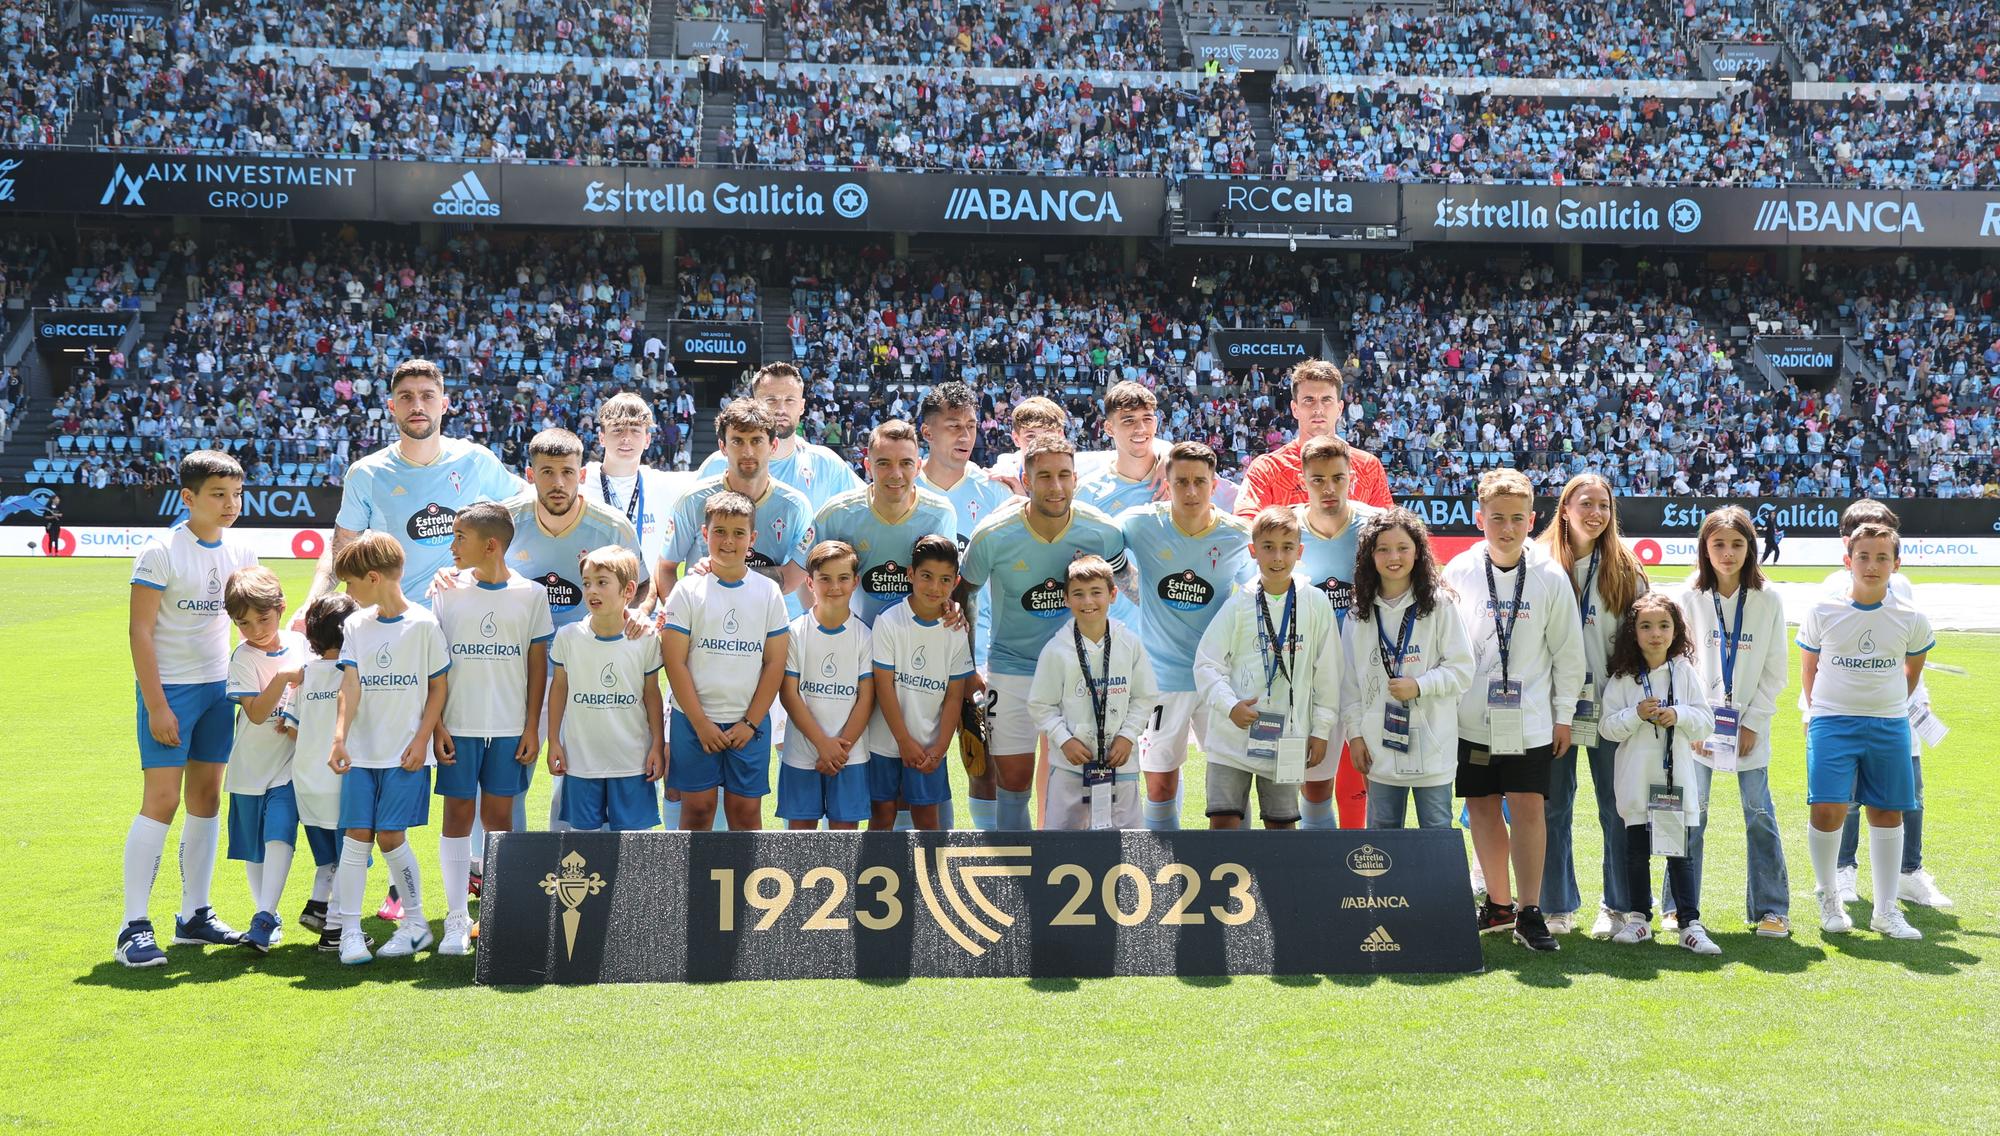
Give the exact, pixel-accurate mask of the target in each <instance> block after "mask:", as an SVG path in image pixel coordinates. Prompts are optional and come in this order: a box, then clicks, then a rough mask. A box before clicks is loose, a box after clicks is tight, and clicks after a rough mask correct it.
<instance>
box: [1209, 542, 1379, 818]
mask: <svg viewBox="0 0 2000 1136" xmlns="http://www.w3.org/2000/svg"><path fill="white" fill-rule="evenodd" d="M1250 554H1251V555H1252V556H1253V557H1254V558H1255V559H1256V561H1257V583H1256V584H1255V585H1254V586H1245V587H1241V588H1238V589H1236V591H1235V592H1234V593H1233V594H1231V595H1230V597H1229V602H1228V603H1226V604H1225V605H1223V608H1222V611H1221V612H1219V613H1217V615H1216V617H1215V620H1214V622H1212V623H1210V624H1209V625H1208V630H1207V631H1204V632H1202V636H1201V645H1200V646H1199V647H1197V648H1196V649H1195V656H1194V683H1195V689H1196V690H1198V691H1200V692H1201V695H1202V701H1203V702H1204V703H1205V704H1206V705H1207V707H1208V825H1209V827H1210V828H1229V829H1233V828H1242V827H1244V823H1245V819H1246V817H1247V815H1248V812H1249V807H1250V787H1251V785H1252V784H1253V783H1254V784H1255V785H1256V788H1257V808H1258V812H1260V813H1261V814H1262V815H1263V817H1264V827H1265V828H1294V827H1297V825H1298V823H1299V786H1300V785H1301V784H1302V783H1303V782H1304V781H1305V779H1306V777H1307V776H1308V774H1307V770H1310V769H1315V768H1318V766H1319V765H1320V763H1321V762H1323V761H1325V760H1326V757H1327V743H1328V739H1330V738H1332V737H1334V736H1335V735H1334V731H1335V730H1337V729H1339V728H1340V722H1339V718H1340V682H1341V666H1342V660H1341V650H1340V629H1339V624H1338V621H1337V620H1336V619H1335V617H1334V614H1333V604H1332V603H1331V602H1329V601H1328V600H1327V598H1326V594H1325V593H1324V592H1321V591H1320V590H1319V589H1318V588H1315V587H1312V586H1311V585H1310V584H1308V583H1306V582H1305V581H1304V580H1302V579H1300V578H1299V577H1298V576H1297V575H1296V574H1295V571H1296V569H1297V568H1298V565H1299V518H1298V516H1297V514H1295V513H1293V512H1292V511H1291V510H1290V509H1288V508H1285V507H1283V506H1279V505H1274V506H1272V507H1270V508H1268V509H1265V510H1264V511H1263V512H1261V513H1258V514H1257V516H1256V519H1255V520H1253V521H1252V522H1251V524H1250ZM1335 752H1336V753H1337V752H1338V750H1336V751H1335Z"/></svg>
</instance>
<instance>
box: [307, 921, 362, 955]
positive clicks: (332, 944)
mask: <svg viewBox="0 0 2000 1136" xmlns="http://www.w3.org/2000/svg"><path fill="white" fill-rule="evenodd" d="M361 945H362V946H363V947H368V948H372V947H374V945H375V938H374V936H372V935H370V934H368V933H367V932H366V931H363V932H362V933H361ZM319 949H320V950H322V951H325V952H327V953H328V954H332V953H333V952H334V951H337V950H339V949H340V928H338V927H322V928H320V931H319Z"/></svg>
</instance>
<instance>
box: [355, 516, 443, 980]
mask: <svg viewBox="0 0 2000 1136" xmlns="http://www.w3.org/2000/svg"><path fill="white" fill-rule="evenodd" d="M333 570H334V573H335V574H336V575H337V576H338V577H339V579H340V582H341V583H342V584H344V585H346V587H347V594H348V595H350V596H353V597H354V602H355V603H357V604H360V605H361V610H360V611H357V612H355V613H354V614H353V615H351V616H349V617H348V618H347V622H346V623H345V624H344V625H342V627H341V640H342V642H341V647H340V669H341V672H342V673H341V679H340V711H339V718H338V719H337V720H336V721H335V722H334V725H333V751H332V753H331V755H330V756H329V758H328V764H329V765H331V766H332V768H333V771H334V772H335V773H338V774H340V775H341V785H340V827H341V828H343V829H346V830H347V839H346V841H345V842H344V843H343V844H342V845H341V851H340V871H339V874H338V877H337V880H336V887H337V889H338V892H339V896H340V928H341V934H340V961H341V962H343V963H345V964H347V965H349V966H358V965H360V964H363V963H367V962H371V961H373V960H374V956H373V955H371V954H370V953H369V952H368V945H367V937H366V936H365V935H363V934H362V931H361V898H362V893H363V891H364V890H365V889H366V888H367V885H368V848H369V845H370V844H371V843H372V844H374V845H376V846H377V847H379V848H381V849H382V858H383V859H384V860H386V861H387V862H388V864H389V874H390V876H391V878H393V879H394V880H395V881H396V886H397V888H398V889H399V890H400V891H401V893H402V902H403V918H402V919H401V920H400V921H399V922H398V923H397V925H396V933H395V934H393V935H391V936H389V941H388V942H386V943H384V944H382V955H383V957H384V958H404V957H407V956H409V955H413V954H415V953H417V952H418V951H420V950H423V949H425V948H426V947H429V946H430V945H431V943H432V942H433V941H434V937H433V936H432V935H431V929H430V924H429V922H427V921H426V920H425V919H424V901H423V890H422V886H421V879H422V877H421V874H420V873H419V871H418V869H417V859H416V856H415V855H414V854H412V853H411V851H410V845H409V842H408V841H407V840H405V839H404V833H405V832H407V831H408V830H409V829H412V828H418V827H421V826H423V825H424V824H426V823H428V822H429V820H430V792H431V774H430V770H429V768H427V767H426V766H425V764H424V759H425V758H427V757H429V756H430V748H431V740H432V738H433V737H435V736H436V734H437V729H438V722H439V721H440V720H441V719H442V718H443V716H444V703H445V672H446V671H448V670H450V669H451V657H450V655H449V654H448V653H447V652H446V650H445V643H444V632H442V631H440V630H439V629H438V624H437V617H436V616H434V615H432V614H431V613H430V612H428V611H425V610H424V609H423V608H420V607H414V606H412V605H411V604H410V602H409V601H408V600H407V599H405V598H404V597H403V546H402V545H400V544H398V543H396V538H394V537H392V536H390V535H389V534H387V533H377V532H371V533H364V534H363V535H362V536H361V537H359V538H358V539H356V540H355V541H354V542H353V543H352V544H350V545H348V546H347V547H346V548H343V549H341V550H340V554H339V555H338V556H336V557H334V561H333Z"/></svg>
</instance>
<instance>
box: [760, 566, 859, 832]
mask: <svg viewBox="0 0 2000 1136" xmlns="http://www.w3.org/2000/svg"><path fill="white" fill-rule="evenodd" d="M806 568H807V570H808V571H809V572H811V573H812V590H813V608H812V610H811V611H809V612H807V613H805V614H804V615H802V616H800V617H798V618H797V619H794V620H793V621H792V633H791V637H790V639H789V640H788V641H787V644H786V648H785V680H784V685H783V686H781V687H779V695H778V696H779V698H780V699H781V700H783V703H784V707H785V714H786V716H787V717H788V718H789V719H790V722H791V725H790V728H789V729H787V730H786V732H785V747H784V755H783V764H781V765H780V766H779V767H778V815H779V816H780V817H782V818H784V820H785V821H786V823H787V826H788V827H790V828H795V829H811V828H818V827H819V822H820V818H822V817H824V818H825V819H826V823H827V827H828V828H839V829H853V828H858V827H860V823H861V822H862V821H863V820H866V819H867V818H868V815H869V803H868V766H869V764H870V762H869V759H868V747H867V746H866V745H863V744H862V741H863V739H864V738H865V736H866V735H867V732H868V719H869V717H870V716H871V715H872V714H873V713H874V710H875V683H874V670H873V665H872V660H873V658H874V656H873V655H872V654H871V653H870V650H871V641H872V636H871V635H870V634H869V631H868V626H867V624H864V623H862V622H861V619H860V617H859V616H856V615H855V614H854V613H853V612H852V611H851V610H850V609H849V603H850V601H851V600H852V598H853V596H854V593H855V590H856V589H857V588H858V587H859V586H860V582H861V557H860V555H859V554H858V553H856V552H855V551H854V549H853V547H851V546H850V545H848V544H847V543H846V542H844V541H838V540H823V541H821V542H819V543H818V544H817V545H814V546H813V550H812V552H810V553H809V554H807V556H806Z"/></svg>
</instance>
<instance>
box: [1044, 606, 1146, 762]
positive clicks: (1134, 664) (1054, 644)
mask: <svg viewBox="0 0 2000 1136" xmlns="http://www.w3.org/2000/svg"><path fill="white" fill-rule="evenodd" d="M1075 625H1076V621H1075V620H1074V619H1069V620H1064V621H1063V625H1062V626H1061V627H1060V628H1058V629H1057V630H1056V633H1055V635H1053V636H1052V637H1050V639H1049V641H1048V643H1047V644H1046V645H1044V646H1043V647H1042V653H1041V656H1040V658H1038V659H1037V660H1036V663H1035V677H1034V680H1033V681H1032V682H1031V683H1030V684H1029V687H1028V713H1029V715H1030V716H1032V717H1033V718H1034V720H1035V728H1036V729H1037V730H1039V731H1040V732H1042V733H1043V734H1046V735H1047V736H1048V739H1049V745H1050V746H1051V747H1053V748H1054V749H1061V748H1062V746H1063V745H1064V744H1065V743H1067V742H1068V741H1070V740H1071V739H1072V738H1074V739H1075V740H1077V741H1080V742H1082V743H1083V744H1084V748H1086V749H1088V750H1090V751H1091V753H1093V754H1095V753H1096V752H1097V743H1098V728H1097V716H1096V712H1095V710H1094V709H1093V703H1092V700H1091V696H1090V692H1089V690H1088V688H1086V687H1085V685H1084V676H1083V671H1082V669H1081V666H1080V664H1079V663H1078V661H1077V655H1076V635H1075V633H1074V631H1073V630H1072V628H1074V627H1075ZM1108 630H1109V637H1110V640H1111V649H1110V659H1109V662H1108V663H1107V661H1106V657H1105V644H1104V641H1103V640H1102V639H1098V640H1091V639H1085V640H1084V641H1083V656H1084V661H1086V662H1088V663H1089V665H1090V681H1091V682H1092V683H1094V684H1095V685H1097V687H1098V688H1099V689H1100V690H1101V691H1103V693H1104V732H1105V738H1104V750H1105V752H1106V753H1109V752H1110V748H1111V742H1112V741H1113V740H1114V739H1116V738H1121V737H1122V738H1125V739H1127V740H1129V741H1131V742H1132V743H1133V744H1134V745H1137V744H1138V741H1139V735H1140V734H1141V733H1143V732H1145V729H1146V719H1147V717H1148V715H1150V714H1151V713H1152V712H1153V707H1155V706H1157V705H1159V701H1160V690H1159V683H1158V682H1157V681H1155V680H1154V678H1153V667H1152V663H1151V662H1150V661H1148V659H1147V658H1146V651H1145V648H1144V645H1143V644H1141V643H1140V642H1139V637H1138V636H1137V635H1136V634H1134V633H1133V631H1132V630H1131V628H1129V627H1127V626H1126V625H1125V624H1122V623H1120V622H1118V621H1117V620H1115V619H1114V620H1111V621H1110V622H1109V624H1108ZM1049 768H1050V769H1057V770H1063V771H1066V772H1070V773H1080V772H1082V770H1081V767H1079V766H1075V765H1071V764H1070V763H1069V760H1068V759H1067V758H1060V759H1059V758H1058V756H1057V755H1056V754H1054V753H1051V754H1050V756H1049Z"/></svg>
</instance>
